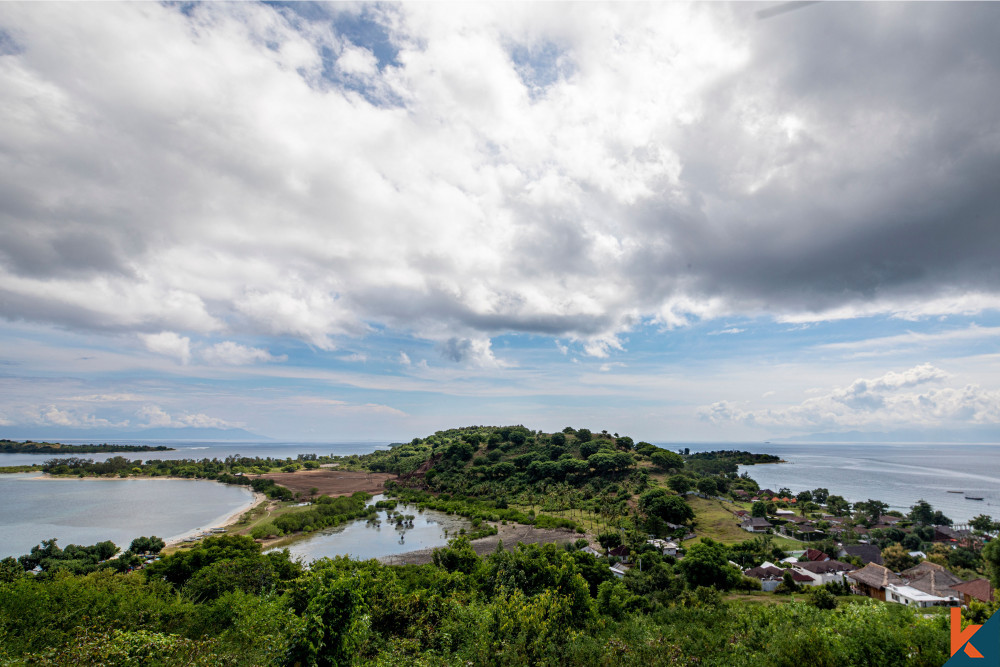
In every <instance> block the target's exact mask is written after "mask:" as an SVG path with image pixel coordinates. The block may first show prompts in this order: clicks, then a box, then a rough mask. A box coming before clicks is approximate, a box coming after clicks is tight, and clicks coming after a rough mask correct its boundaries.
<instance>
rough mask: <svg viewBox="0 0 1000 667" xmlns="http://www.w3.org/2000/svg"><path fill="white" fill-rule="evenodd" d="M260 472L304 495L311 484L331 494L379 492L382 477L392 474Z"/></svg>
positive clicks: (321, 492)
mask: <svg viewBox="0 0 1000 667" xmlns="http://www.w3.org/2000/svg"><path fill="white" fill-rule="evenodd" d="M260 476H261V477H263V478H264V479H271V480H274V483H275V484H280V485H281V486H283V487H285V488H287V489H288V490H290V491H291V492H292V493H301V494H302V497H304V498H305V497H309V496H310V495H311V492H312V489H314V488H315V489H317V491H316V495H317V496H322V495H327V496H330V497H331V498H336V497H338V496H349V495H351V494H352V493H356V492H358V491H364V492H365V493H373V494H374V493H382V492H384V491H385V487H384V486H383V485H384V484H385V480H387V479H395V477H396V476H395V475H392V474H390V473H386V472H355V471H350V470H337V469H336V468H321V469H319V470H299V471H297V472H272V473H268V474H266V475H260Z"/></svg>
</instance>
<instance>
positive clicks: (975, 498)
mask: <svg viewBox="0 0 1000 667" xmlns="http://www.w3.org/2000/svg"><path fill="white" fill-rule="evenodd" d="M965 499H966V500H982V499H983V497H982V496H966V497H965Z"/></svg>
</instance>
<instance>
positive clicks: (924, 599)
mask: <svg viewBox="0 0 1000 667" xmlns="http://www.w3.org/2000/svg"><path fill="white" fill-rule="evenodd" d="M885 601H886V602H895V603H897V604H905V605H907V606H908V607H951V606H954V605H956V604H958V602H959V600H958V597H956V596H955V595H950V596H948V597H941V596H937V595H932V594H930V593H925V592H924V591H922V590H920V589H918V588H914V587H913V586H905V585H903V584H887V585H886V587H885Z"/></svg>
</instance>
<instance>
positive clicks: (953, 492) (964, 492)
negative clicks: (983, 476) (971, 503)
mask: <svg viewBox="0 0 1000 667" xmlns="http://www.w3.org/2000/svg"><path fill="white" fill-rule="evenodd" d="M948 493H965V492H964V491H949V492H948Z"/></svg>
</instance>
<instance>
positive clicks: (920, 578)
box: [899, 561, 963, 606]
mask: <svg viewBox="0 0 1000 667" xmlns="http://www.w3.org/2000/svg"><path fill="white" fill-rule="evenodd" d="M899 575H900V576H901V577H903V578H904V579H906V581H907V584H908V585H909V586H910V587H911V588H915V589H917V590H918V591H922V592H924V593H927V594H928V595H932V596H935V597H939V598H946V599H950V600H952V601H953V602H954V603H956V604H957V603H958V602H959V601H960V600H961V597H962V596H961V595H960V594H958V593H956V592H955V591H953V590H952V587H953V586H955V585H957V584H961V583H963V581H962V580H961V579H959V578H958V577H956V576H955V575H954V574H952V573H951V572H949V571H948V570H946V569H945V568H943V567H941V566H940V565H938V564H937V563H932V562H930V561H924V562H923V563H919V564H917V565H915V566H914V567H911V568H909V569H908V570H903V571H902V572H900V573H899ZM924 606H929V605H924Z"/></svg>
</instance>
